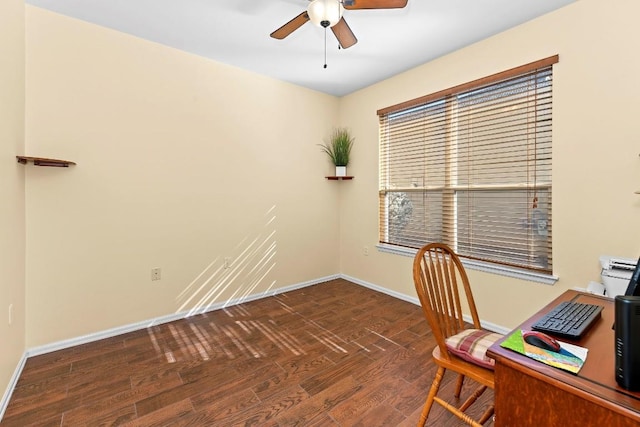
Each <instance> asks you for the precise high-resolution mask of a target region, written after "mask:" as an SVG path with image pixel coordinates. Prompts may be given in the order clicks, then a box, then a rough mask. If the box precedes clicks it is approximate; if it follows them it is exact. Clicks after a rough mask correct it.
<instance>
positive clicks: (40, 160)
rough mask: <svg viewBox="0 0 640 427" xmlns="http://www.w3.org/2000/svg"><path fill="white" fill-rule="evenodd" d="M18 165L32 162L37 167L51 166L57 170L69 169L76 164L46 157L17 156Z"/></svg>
mask: <svg viewBox="0 0 640 427" xmlns="http://www.w3.org/2000/svg"><path fill="white" fill-rule="evenodd" d="M16 158H17V159H18V163H22V164H23V165H26V164H27V163H29V162H32V163H33V164H34V165H35V166H51V167H57V168H68V167H69V165H75V162H72V161H69V160H60V159H47V158H45V157H28V156H16Z"/></svg>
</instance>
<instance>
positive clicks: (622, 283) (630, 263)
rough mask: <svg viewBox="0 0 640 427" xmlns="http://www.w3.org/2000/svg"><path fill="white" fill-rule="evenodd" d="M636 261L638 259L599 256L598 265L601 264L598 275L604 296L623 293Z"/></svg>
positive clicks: (613, 296) (612, 296)
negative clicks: (600, 278)
mask: <svg viewBox="0 0 640 427" xmlns="http://www.w3.org/2000/svg"><path fill="white" fill-rule="evenodd" d="M637 262H638V260H634V259H627V258H618V257H612V256H605V255H603V256H601V257H600V265H601V266H602V272H601V274H600V276H601V277H602V284H603V285H604V289H605V295H606V296H608V297H609V298H615V297H616V295H624V293H625V291H626V290H627V286H628V285H629V280H631V275H632V274H633V270H634V269H635V268H636V264H637Z"/></svg>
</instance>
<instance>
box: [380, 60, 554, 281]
mask: <svg viewBox="0 0 640 427" xmlns="http://www.w3.org/2000/svg"><path fill="white" fill-rule="evenodd" d="M556 62H558V56H554V57H551V58H547V59H544V60H541V61H537V62H535V63H531V64H527V65H524V66H522V67H518V68H515V69H512V70H508V71H505V72H503V73H499V74H496V75H493V76H489V77H486V78H483V79H480V80H477V81H474V82H470V83H466V84H464V85H460V86H457V87H455V88H451V89H447V90H444V91H441V92H438V93H436V94H432V95H427V96H425V97H421V98H418V99H415V100H412V101H407V102H405V103H402V104H399V105H397V106H393V107H389V108H386V109H384V110H381V111H379V112H378V115H379V118H380V192H379V198H380V241H381V242H382V243H386V244H390V245H398V246H406V247H411V248H420V247H422V246H423V245H425V244H427V243H431V242H444V243H446V244H448V245H449V246H451V247H452V248H454V250H455V251H456V252H457V253H458V254H459V255H460V256H464V257H467V258H473V259H479V260H483V261H489V262H496V263H500V264H506V265H511V266H515V267H520V268H526V269H530V270H535V271H539V272H544V273H551V272H552V258H551V255H552V245H551V243H552V238H551V237H552V236H551V229H552V227H551V178H552V176H551V125H552V108H551V107H552V82H553V72H552V64H554V63H556Z"/></svg>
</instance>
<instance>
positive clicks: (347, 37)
mask: <svg viewBox="0 0 640 427" xmlns="http://www.w3.org/2000/svg"><path fill="white" fill-rule="evenodd" d="M331 31H333V34H335V36H336V38H337V39H338V42H339V43H340V47H342V48H343V49H346V48H348V47H351V46H353V45H354V44H356V43H358V39H357V38H356V36H355V35H354V34H353V31H351V28H350V27H349V25H348V24H347V21H345V20H344V18H341V19H340V21H338V23H337V24H336V25H334V26H333V27H331Z"/></svg>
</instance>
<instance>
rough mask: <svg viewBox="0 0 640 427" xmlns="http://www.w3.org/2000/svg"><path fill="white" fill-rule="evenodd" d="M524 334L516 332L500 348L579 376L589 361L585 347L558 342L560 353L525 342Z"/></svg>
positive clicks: (520, 331) (519, 331)
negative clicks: (583, 366)
mask: <svg viewBox="0 0 640 427" xmlns="http://www.w3.org/2000/svg"><path fill="white" fill-rule="evenodd" d="M522 332H523V331H522V330H517V331H515V332H514V333H512V334H511V335H509V336H508V337H507V339H505V340H504V341H503V342H502V344H500V346H501V347H504V348H508V349H509V350H513V351H515V352H516V353H520V354H524V355H525V356H527V357H530V358H531V359H534V360H537V361H539V362H542V363H544V364H547V365H549V366H553V367H555V368H559V369H563V370H565V371H569V372H571V373H573V374H577V373H578V371H580V368H582V365H584V362H585V360H587V352H588V351H589V350H588V349H586V348H584V347H579V346H577V345H573V344H569V343H566V342H562V341H558V343H559V344H560V351H558V352H555V351H551V350H544V349H542V348H540V347H536V346H534V345H531V344H529V343H527V342H525V340H524V339H523V338H522Z"/></svg>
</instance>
